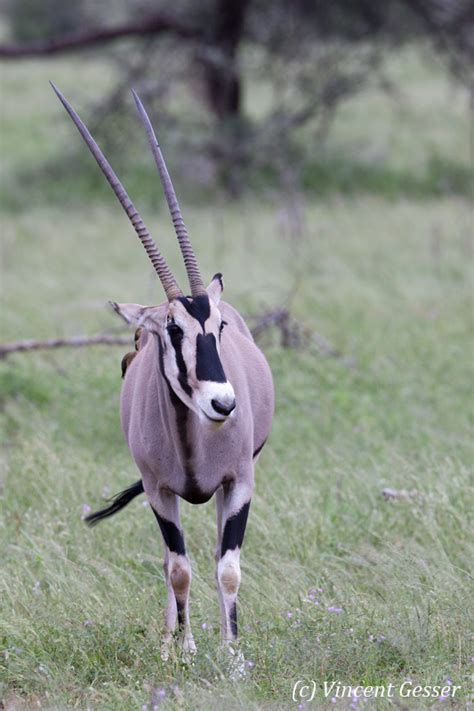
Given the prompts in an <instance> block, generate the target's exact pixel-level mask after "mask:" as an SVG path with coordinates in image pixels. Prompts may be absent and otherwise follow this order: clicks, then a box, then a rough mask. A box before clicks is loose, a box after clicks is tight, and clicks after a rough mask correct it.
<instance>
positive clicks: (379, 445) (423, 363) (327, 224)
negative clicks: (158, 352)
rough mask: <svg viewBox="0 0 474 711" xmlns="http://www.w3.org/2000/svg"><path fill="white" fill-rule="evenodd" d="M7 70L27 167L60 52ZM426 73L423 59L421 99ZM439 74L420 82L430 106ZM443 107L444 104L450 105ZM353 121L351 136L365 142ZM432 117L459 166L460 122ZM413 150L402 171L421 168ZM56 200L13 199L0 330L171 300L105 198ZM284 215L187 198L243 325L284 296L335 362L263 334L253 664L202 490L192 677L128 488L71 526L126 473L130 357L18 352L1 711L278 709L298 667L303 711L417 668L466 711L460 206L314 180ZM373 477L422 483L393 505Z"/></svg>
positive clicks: (148, 520) (464, 252) (92, 318)
mask: <svg viewBox="0 0 474 711" xmlns="http://www.w3.org/2000/svg"><path fill="white" fill-rule="evenodd" d="M84 64H85V66H84V67H83V66H81V67H80V70H77V69H75V75H77V74H80V76H82V77H83V78H84V81H85V77H87V76H88V75H89V74H90V72H91V67H90V66H88V65H87V62H85V63H84ZM72 66H73V65H72V64H70V63H64V64H63V65H59V64H58V63H54V68H55V72H56V70H57V68H58V67H62V69H61V71H62V72H63V74H64V79H66V78H67V77H68V76H69V77H72V76H75V75H73V73H72ZM28 67H30V69H31V71H32V75H31V76H30V74H29V71H28V69H27V68H28ZM83 72H84V73H83ZM4 73H5V77H6V78H5V80H4V81H5V86H6V88H7V89H8V91H12V90H13V89H12V86H13V84H14V79H15V78H16V79H17V80H18V81H20V82H21V86H22V87H24V91H23V92H20V93H21V100H22V102H23V104H22V106H23V113H22V116H21V117H20V118H19V119H18V122H17V125H15V124H14V121H13V118H14V116H15V113H14V111H13V107H12V106H11V105H10V104H8V107H9V108H8V109H7V111H8V112H9V114H10V123H9V131H10V133H11V135H12V141H11V146H8V150H7V158H6V163H7V167H8V169H9V170H10V171H12V170H13V169H14V168H15V169H16V167H17V166H18V165H20V166H21V165H24V161H25V160H26V157H27V153H28V152H29V151H31V157H32V159H33V158H34V161H35V163H36V165H37V166H39V165H40V164H41V160H42V159H43V158H45V157H46V158H47V157H48V156H49V151H50V147H51V144H52V142H53V141H54V139H55V135H56V132H57V131H58V130H60V131H61V132H62V135H63V136H64V138H65V140H67V135H69V134H68V129H67V124H66V127H65V126H64V125H63V119H61V120H59V119H58V120H57V122H56V123H54V124H53V125H50V124H48V123H46V125H45V126H44V127H43V128H42V129H41V136H40V135H38V136H37V137H36V139H34V140H33V138H31V143H30V144H29V148H28V147H27V146H25V145H23V143H22V141H21V135H26V129H27V127H28V126H30V127H31V125H32V124H33V123H34V121H33V118H34V117H35V116H36V115H37V114H40V113H42V112H44V115H45V116H52V113H53V111H54V110H55V109H54V102H53V99H52V98H49V94H48V98H47V99H46V98H44V97H43V98H42V99H41V101H40V102H39V105H38V106H37V105H36V102H35V98H37V97H38V95H39V94H41V93H42V92H43V89H42V88H39V87H41V86H42V82H44V81H45V80H46V77H47V76H51V74H52V72H51V67H50V66H46V65H37V66H36V67H33V68H32V65H22V66H21V67H15V66H13V65H12V66H11V67H8V68H7V69H6V70H4ZM425 80H426V73H421V76H419V75H417V74H416V72H414V78H413V81H418V83H419V87H420V105H419V110H420V111H422V106H423V105H424V103H426V101H428V99H427V97H426V96H425V95H424V94H423V91H422V89H423V87H424V86H425ZM74 81H78V80H77V78H75V79H74ZM104 81H105V79H104ZM443 81H444V80H443V79H441V78H440V79H439V83H440V85H441V84H442V82H443ZM58 83H59V82H58ZM435 84H436V82H435V79H434V78H432V79H431V83H429V85H428V87H427V89H426V90H427V91H428V90H429V92H430V96H433V95H436V91H435V90H434V88H433V87H435ZM27 89H31V92H28V91H27ZM438 90H439V92H440V93H442V92H441V90H440V89H439V87H438ZM18 91H19V89H17V93H18ZM44 91H45V92H47V91H48V90H47V89H44ZM69 93H73V92H69ZM372 99H374V97H372ZM372 99H371V100H372ZM374 100H375V99H374ZM361 101H362V99H361ZM430 101H434V99H431V100H430ZM43 102H44V103H43ZM428 103H429V102H428ZM51 104H53V108H52V107H51ZM431 105H432V104H430V107H431ZM354 111H356V109H355V108H354ZM430 111H431V108H430ZM440 111H444V112H445V114H444V115H445V116H449V107H446V106H445V105H444V104H443V105H442V107H440ZM25 112H26V113H27V114H28V115H25ZM28 112H29V113H28ZM452 112H453V115H457V112H458V108H457V107H456V106H454V107H453V108H452ZM415 113H416V112H415ZM354 115H357V112H356V114H354ZM59 116H60V114H59ZM341 121H343V117H341ZM360 121H362V118H361V117H359V118H358V121H357V125H356V126H354V129H353V131H354V133H357V132H361V133H363V130H364V127H363V126H361V123H360ZM407 121H408V125H405V124H404V125H403V135H404V136H405V137H406V141H408V139H409V135H410V131H409V124H410V117H408V119H407ZM434 123H436V126H437V128H436V131H439V132H441V133H442V139H440V140H441V144H442V145H443V146H444V147H445V148H446V147H449V146H451V148H452V149H453V150H452V158H453V160H454V161H458V159H459V156H458V155H457V154H456V151H455V150H454V145H455V144H456V142H457V141H458V140H459V132H456V135H454V133H455V131H454V129H453V127H452V126H451V125H449V122H448V123H447V124H446V125H444V124H443V126H441V125H438V123H437V122H434ZM434 123H433V124H432V123H428V124H427V129H426V130H427V132H429V130H430V127H431V126H433V125H434ZM375 125H378V124H377V122H376V121H375V119H374V126H375ZM382 125H383V126H384V125H385V120H383V121H382ZM412 128H413V126H412ZM344 130H348V128H347V127H346V129H344ZM344 130H343V126H339V128H338V129H337V133H336V134H335V137H334V146H336V145H337V143H338V141H341V142H343V141H346V137H345V136H344ZM463 130H464V129H463ZM411 135H412V137H413V138H412V141H413V154H414V156H416V155H417V153H416V151H417V150H418V149H419V142H418V138H417V133H416V131H413V132H412V134H411ZM347 140H348V139H347ZM341 144H342V143H341ZM466 150H467V149H466ZM406 155H407V158H406V161H405V163H404V164H403V166H401V167H400V170H403V171H405V172H406V173H407V174H408V173H410V174H415V173H416V166H410V164H409V162H408V160H409V151H408V150H407V154H406ZM459 160H460V159H459ZM461 163H462V160H461ZM393 165H394V166H395V163H394V164H393ZM71 175H74V166H72V167H71ZM55 190H56V188H54V186H53V188H51V186H50V184H49V183H48V181H47V177H46V178H45V196H46V198H47V199H48V200H49V204H43V205H41V204H38V201H37V199H36V197H35V195H36V196H37V195H38V194H39V193H38V192H36V191H37V188H36V187H35V188H34V189H33V192H32V193H30V192H29V188H28V189H27V188H25V192H24V195H22V198H24V200H25V204H24V205H23V209H22V210H21V211H19V212H18V213H15V212H14V211H13V210H12V204H11V203H10V202H9V201H8V200H7V201H6V207H5V211H4V213H3V215H2V238H3V239H2V241H3V268H2V289H3V294H2V313H1V325H0V330H1V340H2V341H3V340H14V339H17V338H25V337H32V336H37V337H42V336H43V337H44V336H51V335H62V334H66V335H67V334H76V333H95V332H96V331H99V330H102V329H114V328H117V329H118V328H120V325H119V324H118V322H117V321H116V320H115V317H114V316H113V314H112V313H110V312H109V311H107V310H106V309H105V308H104V304H105V302H106V301H107V299H117V300H121V301H139V302H140V301H141V302H149V303H152V302H154V301H157V300H159V299H161V294H160V292H159V289H158V286H157V285H156V281H155V280H154V279H153V277H152V275H151V274H150V269H149V268H148V266H147V263H146V260H145V257H144V254H143V250H141V249H140V248H139V246H138V245H137V241H136V238H135V237H134V235H133V233H132V231H131V229H130V228H129V226H128V225H127V221H126V219H125V218H124V217H123V215H121V214H120V212H119V209H118V208H116V207H115V205H114V204H113V202H112V198H111V197H110V198H109V199H106V201H104V202H103V203H101V201H100V200H99V199H98V198H97V199H94V201H93V203H92V204H88V205H87V207H86V206H85V204H84V205H83V204H81V200H80V196H81V194H82V193H79V194H78V195H76V196H75V199H73V200H69V201H68V200H65V204H63V203H62V202H58V201H56V198H55V195H57V194H59V193H56V192H55ZM58 190H60V189H59V188H58ZM351 193H354V191H351ZM85 194H88V193H87V192H86V193H85ZM104 194H105V195H106V194H107V193H104ZM82 195H84V194H82ZM30 196H32V197H31V203H30V202H28V201H29V198H30ZM287 208H288V205H287V201H282V202H278V204H273V203H272V202H271V201H262V202H257V201H251V200H249V199H247V200H246V202H245V203H244V204H240V205H235V206H232V205H228V204H226V203H224V202H223V201H221V200H217V201H216V202H215V203H213V204H209V205H207V206H205V207H204V206H198V205H194V206H192V205H190V206H189V207H187V208H186V218H187V222H188V224H189V229H190V233H191V235H192V237H193V241H194V244H195V245H196V248H197V251H198V254H199V257H200V262H201V265H202V270H203V273H204V274H206V275H208V276H209V277H210V276H211V275H212V274H213V273H214V272H215V271H216V270H218V269H219V270H222V271H223V273H224V277H225V280H226V298H227V299H228V300H229V301H230V302H231V303H233V304H234V305H236V306H237V307H238V308H239V309H240V310H241V311H242V312H243V313H245V314H249V315H251V314H255V313H258V312H259V311H260V310H261V309H262V308H265V307H268V306H273V305H281V304H283V303H290V304H291V310H292V314H293V316H294V318H295V319H296V320H297V321H298V322H299V323H300V325H301V326H303V327H304V328H306V329H308V330H309V331H315V332H318V333H320V334H322V335H323V336H324V337H325V338H327V339H328V340H329V341H330V342H331V343H332V345H333V346H334V347H335V348H337V349H338V350H339V351H341V352H342V353H343V354H344V356H345V358H339V359H338V358H333V357H328V356H324V355H323V354H322V353H321V352H319V351H318V349H317V348H316V345H314V344H313V345H311V344H309V345H306V346H305V347H304V348H301V349H295V350H286V349H282V348H281V347H280V345H279V343H278V338H277V336H276V334H267V335H266V337H265V339H264V341H263V342H262V347H263V348H264V350H265V353H266V355H267V357H268V360H269V362H270V364H271V367H272V371H273V374H274V379H275V386H276V396H277V397H276V401H277V407H276V414H275V422H274V428H273V432H272V436H271V438H270V441H269V443H268V445H267V447H266V448H265V450H264V453H263V454H262V457H261V459H260V461H259V463H258V467H257V484H256V492H255V496H254V500H253V503H252V510H251V515H250V519H249V526H248V531H247V535H246V541H245V545H244V549H243V555H242V571H243V582H242V587H241V593H240V602H239V616H240V625H241V633H242V640H241V646H242V650H243V651H244V654H245V657H246V659H247V660H248V661H250V662H253V666H252V667H249V668H248V671H247V675H246V677H245V679H243V680H239V681H233V680H232V679H231V677H230V675H229V673H228V660H227V659H226V657H225V656H222V654H221V653H220V652H219V640H218V604H217V596H216V594H215V591H214V573H213V548H214V539H215V523H214V511H213V506H212V504H207V505H204V506H199V507H192V506H190V505H187V504H184V505H183V507H182V510H183V525H184V531H185V535H186V539H187V545H188V549H189V554H190V557H191V560H192V564H193V572H194V578H193V584H192V598H191V615H192V623H193V627H194V631H195V636H196V643H197V645H198V654H197V657H196V660H195V664H194V666H192V667H184V666H183V665H182V664H181V663H180V661H179V659H176V660H172V661H171V662H170V663H168V664H164V663H163V662H162V661H161V660H160V657H159V647H160V635H161V620H162V609H163V604H164V599H165V594H164V583H163V574H162V568H161V557H162V550H161V541H160V537H159V532H158V530H157V527H156V523H155V521H154V519H153V516H151V514H150V511H149V509H147V508H143V506H142V502H141V501H135V502H134V503H132V504H131V505H130V507H129V508H128V509H127V510H125V511H124V512H122V513H121V514H120V515H118V516H117V517H116V518H115V519H111V520H110V521H108V522H104V523H103V524H102V525H101V526H100V527H98V528H96V529H94V530H88V529H87V528H86V527H85V526H84V524H83V522H82V521H81V513H82V506H83V504H89V505H91V506H93V507H96V506H98V505H100V503H101V495H102V492H103V490H104V487H106V489H107V490H108V491H109V492H110V493H114V492H115V491H118V490H119V489H120V488H122V487H123V486H126V485H128V484H129V483H131V482H132V481H134V480H135V479H136V477H137V473H136V470H135V468H134V465H133V463H132V461H131V458H130V455H129V454H128V452H127V450H126V446H125V443H124V442H123V439H122V435H121V432H120V427H119V420H118V395H119V390H120V358H121V355H122V354H123V352H124V349H123V348H115V347H97V348H90V349H85V350H74V351H67V350H63V351H56V352H44V353H35V354H21V355H17V356H14V357H10V358H8V359H7V360H5V361H3V362H0V407H1V412H0V418H1V420H0V424H1V434H2V441H3V443H4V446H3V450H2V464H3V469H4V476H3V478H2V479H3V483H2V502H1V510H2V515H1V520H0V526H1V540H0V549H1V551H2V567H1V572H0V576H1V577H0V606H1V609H0V619H1V630H0V639H1V643H0V644H1V650H2V655H1V658H0V665H1V666H0V674H1V677H0V683H1V684H2V685H3V686H2V695H3V697H4V700H5V701H4V703H5V706H6V708H16V709H30V708H36V707H38V705H39V704H40V705H41V708H46V709H52V710H55V711H56V710H62V709H69V708H76V707H78V708H83V709H86V708H94V709H140V708H141V707H142V706H143V705H146V704H147V705H148V708H150V704H151V699H152V698H155V696H156V691H157V690H159V689H164V690H165V692H166V697H165V700H164V701H163V702H161V703H160V708H175V707H177V706H181V707H182V708H186V709H209V708H213V707H215V706H216V705H218V706H219V707H223V708H230V709H233V708H235V709H241V708H242V709H252V708H255V709H256V708H262V709H279V708H281V709H288V708H293V707H296V704H293V702H292V699H291V694H292V688H293V684H294V683H295V682H296V681H297V680H298V679H303V680H312V679H314V680H315V682H316V684H317V686H318V690H317V697H316V700H315V701H314V702H313V703H312V704H310V703H309V704H308V705H307V706H308V707H309V708H315V709H316V708H317V709H324V708H326V707H327V708H333V704H332V703H330V701H329V700H325V699H324V698H323V691H322V685H323V682H324V681H325V680H326V681H335V680H340V681H341V682H343V683H344V684H354V685H355V684H365V685H376V684H378V685H380V684H388V683H392V684H394V685H395V687H397V686H399V685H400V684H401V683H402V682H403V681H404V680H405V679H408V678H410V679H413V681H414V682H417V683H418V682H419V683H422V684H443V682H444V681H445V680H446V679H450V680H452V681H453V683H454V684H459V685H462V687H463V689H462V693H460V694H459V695H458V696H457V699H458V700H457V701H456V700H455V702H454V703H453V704H451V702H445V703H444V704H443V705H442V706H440V705H439V704H437V705H436V706H435V707H443V708H446V707H449V708H464V707H465V703H466V698H467V695H468V693H469V688H470V681H469V679H470V672H471V664H470V659H471V655H472V636H471V632H470V629H472V618H470V617H469V603H470V600H471V599H472V580H471V573H470V569H471V568H472V546H470V521H469V518H470V516H471V517H472V506H473V499H472V466H471V465H472V439H471V432H472V430H471V429H470V428H472V414H473V411H472V268H471V264H472V252H471V245H470V230H471V213H470V205H469V204H468V201H467V200H465V199H463V198H462V197H456V196H454V195H449V194H447V195H443V196H441V197H438V198H437V199H427V198H426V196H425V199H423V200H422V199H421V196H420V194H417V195H416V196H415V197H412V198H410V197H405V198H401V197H398V199H392V197H391V199H386V198H385V197H381V196H380V194H379V195H378V196H370V195H364V194H360V193H359V194H358V193H357V192H356V194H351V195H340V194H337V193H332V194H331V195H328V196H327V197H326V198H325V200H324V201H322V200H316V199H315V198H314V195H313V194H312V193H311V191H310V192H309V193H307V195H306V197H305V198H304V221H302V222H300V223H298V227H299V229H300V232H299V236H298V235H297V234H296V233H295V231H294V230H292V229H291V228H289V227H288V217H289V213H288V209H287ZM147 217H148V218H149V221H150V224H151V225H152V226H153V227H155V229H154V230H153V231H154V232H155V234H157V235H159V239H160V246H162V248H163V251H164V252H165V254H166V256H167V258H168V259H169V261H170V263H171V265H172V267H173V268H175V269H176V271H177V272H178V273H179V275H180V276H181V275H182V274H183V269H182V267H181V265H180V264H179V259H178V256H177V249H176V245H175V243H174V238H173V237H172V234H171V230H170V227H169V220H168V218H167V216H166V215H165V214H164V213H163V211H162V210H159V211H157V210H156V208H155V209H153V208H151V207H149V208H148V210H147ZM158 228H159V229H158ZM131 340H132V338H131ZM385 487H392V488H395V489H406V490H409V491H416V492H417V495H416V496H414V497H413V498H410V499H407V500H404V499H400V500H395V501H386V500H385V499H384V498H383V496H382V494H381V492H382V490H383V489H384V488H385ZM313 587H314V588H321V589H322V592H318V593H317V595H316V598H317V600H318V602H319V605H316V604H314V602H312V601H311V600H310V599H308V591H309V590H310V589H311V588H313ZM328 607H337V608H340V609H342V612H340V613H335V612H329V611H328ZM288 613H291V616H289V614H288ZM204 623H206V624H207V627H206V628H203V627H202V625H203V624H204ZM397 701H398V700H397ZM430 703H431V702H426V701H418V702H414V703H413V704H409V706H410V707H411V708H416V709H419V708H427V707H429V706H430ZM335 706H336V708H343V709H345V708H348V707H349V702H346V701H340V702H338V703H337V704H336V705H335ZM360 707H361V708H362V707H364V708H376V709H379V708H380V709H384V708H391V707H392V705H391V704H389V702H388V701H387V700H378V701H373V702H369V703H367V704H362V703H361V704H360Z"/></svg>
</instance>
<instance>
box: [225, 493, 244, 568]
mask: <svg viewBox="0 0 474 711" xmlns="http://www.w3.org/2000/svg"><path fill="white" fill-rule="evenodd" d="M249 508H250V501H247V503H246V504H244V505H243V506H242V508H241V509H240V511H238V512H237V513H236V514H234V516H231V517H230V518H228V519H227V522H226V524H225V527H224V534H223V536H222V546H221V556H223V555H224V554H225V552H226V551H229V550H234V548H237V547H239V548H241V547H242V542H243V540H244V533H245V526H246V525H247V517H248V515H249Z"/></svg>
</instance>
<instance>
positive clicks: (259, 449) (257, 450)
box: [252, 439, 267, 459]
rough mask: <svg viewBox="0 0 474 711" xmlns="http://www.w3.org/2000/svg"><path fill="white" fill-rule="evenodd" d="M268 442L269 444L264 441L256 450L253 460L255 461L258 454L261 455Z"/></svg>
mask: <svg viewBox="0 0 474 711" xmlns="http://www.w3.org/2000/svg"><path fill="white" fill-rule="evenodd" d="M266 442H267V440H266V439H264V440H263V442H262V444H261V445H260V447H257V449H256V450H255V452H254V453H253V454H252V459H255V457H256V456H257V455H258V454H260V452H261V451H262V449H263V448H264V447H265V444H266Z"/></svg>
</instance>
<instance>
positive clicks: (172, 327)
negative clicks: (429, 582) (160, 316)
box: [167, 321, 183, 336]
mask: <svg viewBox="0 0 474 711" xmlns="http://www.w3.org/2000/svg"><path fill="white" fill-rule="evenodd" d="M167 329H168V333H169V334H170V336H182V335H183V329H182V328H180V327H179V326H178V324H177V323H175V322H174V321H168V325H167Z"/></svg>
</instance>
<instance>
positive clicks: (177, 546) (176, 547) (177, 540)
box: [152, 509, 186, 555]
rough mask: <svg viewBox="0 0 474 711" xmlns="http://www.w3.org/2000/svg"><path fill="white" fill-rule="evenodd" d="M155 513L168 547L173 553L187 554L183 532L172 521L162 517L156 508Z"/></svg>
mask: <svg viewBox="0 0 474 711" xmlns="http://www.w3.org/2000/svg"><path fill="white" fill-rule="evenodd" d="M152 510H153V513H154V514H155V517H156V520H157V521H158V525H159V527H160V530H161V533H162V536H163V539H164V541H165V543H166V546H167V548H169V550H170V551H171V552H172V553H177V554H178V555H186V549H185V547H184V538H183V534H182V533H181V531H180V530H179V528H178V527H177V526H175V524H174V523H173V522H172V521H168V520H167V519H166V518H162V517H161V516H160V515H159V514H157V513H156V511H155V509H152Z"/></svg>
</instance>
